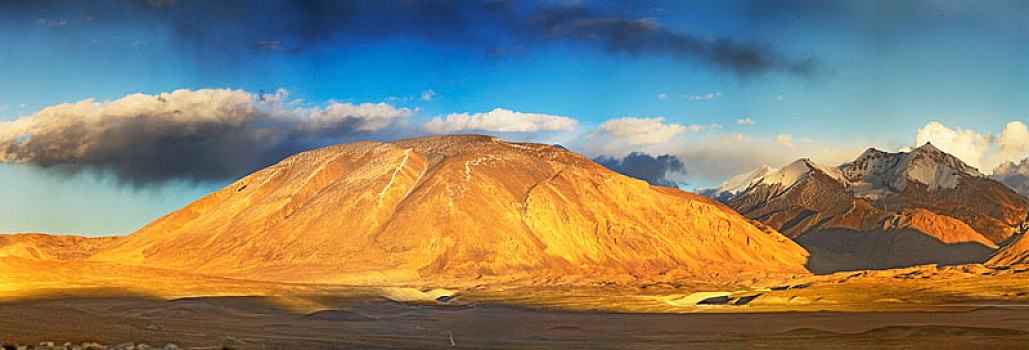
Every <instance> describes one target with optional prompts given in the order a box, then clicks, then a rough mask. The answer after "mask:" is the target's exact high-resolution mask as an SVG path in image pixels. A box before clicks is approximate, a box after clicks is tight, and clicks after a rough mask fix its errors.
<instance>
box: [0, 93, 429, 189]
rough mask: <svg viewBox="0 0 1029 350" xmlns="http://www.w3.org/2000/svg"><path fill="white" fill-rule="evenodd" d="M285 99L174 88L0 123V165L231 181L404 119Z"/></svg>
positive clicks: (145, 179) (399, 112)
mask: <svg viewBox="0 0 1029 350" xmlns="http://www.w3.org/2000/svg"><path fill="white" fill-rule="evenodd" d="M285 97H286V96H285V93H284V92H281V91H280V92H279V93H278V94H276V95H266V96H261V97H258V96H257V95H255V94H251V93H248V92H245V91H240V90H196V91H191V90H177V91H174V92H171V93H164V94H159V95H144V94H133V95H129V96H126V97H123V98H121V99H118V100H115V101H110V102H103V103H100V102H94V101H92V100H85V101H81V102H78V103H73V104H63V105H57V106H52V107H49V108H46V109H43V110H42V111H40V112H38V113H36V114H34V115H32V116H28V117H23V118H21V119H18V120H15V121H12V122H0V161H8V162H25V163H31V164H36V165H39V166H43V167H56V168H57V169H60V170H68V171H72V172H78V171H82V170H96V171H101V172H109V173H113V174H114V175H116V176H117V178H118V179H119V180H121V181H123V182H125V183H130V184H134V185H137V186H143V185H147V184H151V183H158V182H162V181H166V180H172V179H186V180H193V181H204V180H226V179H235V178H238V177H241V176H243V175H246V174H248V173H250V172H253V171H255V170H257V169H260V168H262V167H265V166H268V165H271V164H273V163H274V162H276V161H278V160H280V159H282V158H284V157H286V156H289V155H292V154H294V153H297V152H300V151H304V150H307V149H311V148H314V147H318V146H324V145H328V144H334V143H339V142H341V141H344V140H346V138H347V137H350V136H354V135H362V137H365V138H367V137H370V136H374V135H375V134H374V133H375V132H377V131H380V130H384V129H386V128H390V127H392V126H396V122H397V121H398V120H399V119H403V118H404V117H406V116H408V115H409V114H410V113H411V111H410V110H407V109H403V108H395V107H393V106H390V105H387V104H382V103H379V104H370V103H366V104H359V105H354V104H347V103H330V104H328V105H327V106H325V107H312V108H294V107H293V106H291V105H288V104H287V103H286V102H285V101H283V100H284V98H285ZM400 131H401V130H400V129H399V128H395V127H394V128H390V132H391V133H394V134H395V133H397V132H400Z"/></svg>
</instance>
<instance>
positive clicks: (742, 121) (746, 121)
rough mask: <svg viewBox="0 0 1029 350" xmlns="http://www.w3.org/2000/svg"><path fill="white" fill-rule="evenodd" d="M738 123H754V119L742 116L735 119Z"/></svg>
mask: <svg viewBox="0 0 1029 350" xmlns="http://www.w3.org/2000/svg"><path fill="white" fill-rule="evenodd" d="M736 124H738V125H754V119H750V118H743V119H739V120H737V121H736Z"/></svg>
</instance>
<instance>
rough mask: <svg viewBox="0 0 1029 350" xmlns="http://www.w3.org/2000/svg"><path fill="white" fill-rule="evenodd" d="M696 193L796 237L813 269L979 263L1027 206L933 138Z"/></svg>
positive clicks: (763, 172) (759, 173) (764, 171)
mask: <svg viewBox="0 0 1029 350" xmlns="http://www.w3.org/2000/svg"><path fill="white" fill-rule="evenodd" d="M702 193H704V194H706V195H709V196H711V197H714V198H717V199H719V200H721V201H723V202H725V203H726V204H728V205H729V206H730V207H731V208H733V209H735V210H736V211H738V212H739V213H741V214H743V215H744V216H746V217H748V218H751V219H755V220H758V221H761V222H763V223H765V224H767V225H769V226H771V227H772V228H775V229H776V230H778V231H780V232H782V233H783V234H785V235H786V236H788V237H791V238H793V239H794V240H795V241H797V242H798V243H799V244H800V245H801V246H803V247H804V248H806V249H807V250H808V251H809V252H811V260H810V261H809V262H808V264H807V267H808V268H809V269H810V270H811V271H813V272H832V271H839V270H856V269H883V268H895V267H904V266H912V265H919V264H928V263H940V264H961V263H973V262H982V261H984V260H986V259H987V258H988V257H989V256H990V255H991V254H992V253H993V252H994V251H995V250H996V249H997V248H998V247H999V246H1002V245H1004V244H1005V243H1008V241H1009V239H1010V238H1011V237H1012V236H1013V235H1014V234H1015V233H1016V232H1017V231H1018V227H1019V226H1020V225H1021V224H1022V223H1023V221H1025V220H1026V218H1027V213H1029V199H1026V198H1025V197H1023V196H1021V195H1019V194H1018V193H1016V192H1015V191H1013V190H1012V189H1010V188H1008V187H1007V186H1005V185H1003V184H1001V183H999V182H997V181H994V180H991V179H989V178H987V177H986V176H983V174H981V173H979V171H978V170H976V169H975V168H974V167H971V166H969V165H967V164H965V163H964V162H962V161H961V160H960V159H958V158H957V157H954V156H953V155H950V154H948V153H946V152H943V151H941V150H939V149H938V148H936V147H934V146H933V145H932V144H925V145H923V146H921V147H918V148H915V149H913V150H911V151H910V152H884V151H881V150H877V149H868V150H867V151H865V152H864V153H862V154H861V155H860V156H859V157H858V158H857V159H855V160H854V161H853V162H849V163H845V164H843V165H840V166H825V165H820V164H817V163H815V162H813V161H811V160H810V159H800V160H797V161H795V162H793V163H790V164H788V165H786V166H784V167H783V168H781V169H772V168H769V167H762V168H759V169H756V170H754V171H752V172H749V173H746V174H742V175H740V176H737V177H734V178H732V179H730V180H729V181H727V182H725V183H724V184H722V185H721V186H719V187H718V188H715V189H712V190H707V191H703V192H702Z"/></svg>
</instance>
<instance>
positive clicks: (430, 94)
mask: <svg viewBox="0 0 1029 350" xmlns="http://www.w3.org/2000/svg"><path fill="white" fill-rule="evenodd" d="M436 95H437V94H436V91H433V90H432V89H428V90H425V91H422V96H421V97H422V101H425V102H428V101H432V100H433V99H435V98H436Z"/></svg>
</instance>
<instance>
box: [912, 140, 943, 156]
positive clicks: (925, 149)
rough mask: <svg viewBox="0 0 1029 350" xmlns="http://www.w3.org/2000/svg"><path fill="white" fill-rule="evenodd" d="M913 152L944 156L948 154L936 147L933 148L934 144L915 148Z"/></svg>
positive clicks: (930, 143) (927, 143) (928, 143)
mask: <svg viewBox="0 0 1029 350" xmlns="http://www.w3.org/2000/svg"><path fill="white" fill-rule="evenodd" d="M911 152H918V153H944V154H946V153H947V152H944V151H942V150H940V149H939V148H936V146H933V144H932V142H926V143H925V144H924V145H921V146H918V147H915V149H913V150H912V151H911Z"/></svg>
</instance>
